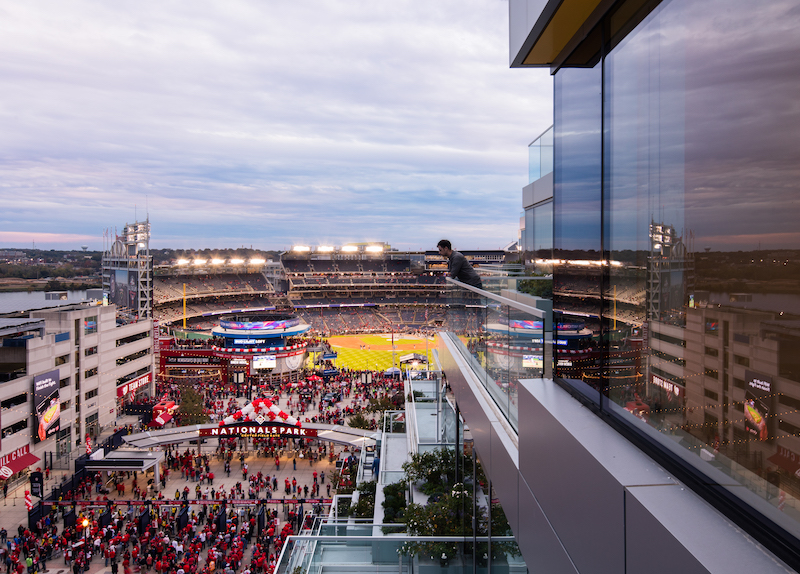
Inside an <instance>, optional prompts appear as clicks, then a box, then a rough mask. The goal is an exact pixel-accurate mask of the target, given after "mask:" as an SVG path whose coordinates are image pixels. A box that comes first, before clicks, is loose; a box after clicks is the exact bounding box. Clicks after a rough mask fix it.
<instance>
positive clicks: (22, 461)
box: [0, 452, 41, 478]
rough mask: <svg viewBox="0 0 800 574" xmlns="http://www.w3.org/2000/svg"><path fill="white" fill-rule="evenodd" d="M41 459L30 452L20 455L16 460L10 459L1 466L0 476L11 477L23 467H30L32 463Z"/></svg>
mask: <svg viewBox="0 0 800 574" xmlns="http://www.w3.org/2000/svg"><path fill="white" fill-rule="evenodd" d="M40 460H41V459H40V458H39V457H38V456H36V455H34V454H31V453H29V452H26V453H25V454H23V455H22V456H18V457H17V458H15V459H14V460H10V461H8V463H6V465H5V466H3V467H2V468H0V478H11V476H12V475H13V474H16V473H18V472H19V471H21V470H22V469H25V468H28V467H29V466H30V465H32V464H34V463H36V462H39V461H40Z"/></svg>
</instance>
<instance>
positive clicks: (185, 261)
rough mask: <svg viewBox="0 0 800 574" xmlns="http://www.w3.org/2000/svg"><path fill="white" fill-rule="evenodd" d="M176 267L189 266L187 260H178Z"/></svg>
mask: <svg viewBox="0 0 800 574" xmlns="http://www.w3.org/2000/svg"><path fill="white" fill-rule="evenodd" d="M178 265H189V260H188V259H178Z"/></svg>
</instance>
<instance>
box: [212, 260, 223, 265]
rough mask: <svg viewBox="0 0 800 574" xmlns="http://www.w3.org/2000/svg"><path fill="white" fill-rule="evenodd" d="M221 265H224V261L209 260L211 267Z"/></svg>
mask: <svg viewBox="0 0 800 574" xmlns="http://www.w3.org/2000/svg"><path fill="white" fill-rule="evenodd" d="M223 263H225V260H224V259H212V260H211V265H222V264H223Z"/></svg>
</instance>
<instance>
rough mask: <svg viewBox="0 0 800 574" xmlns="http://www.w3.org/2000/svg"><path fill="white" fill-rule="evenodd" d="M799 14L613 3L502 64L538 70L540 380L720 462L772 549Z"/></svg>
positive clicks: (791, 536) (685, 1)
mask: <svg viewBox="0 0 800 574" xmlns="http://www.w3.org/2000/svg"><path fill="white" fill-rule="evenodd" d="M556 17H557V16H556ZM512 26H513V25H512ZM798 30H800V6H798V4H797V3H796V2H793V1H783V0H778V1H775V2H770V3H769V4H768V5H767V6H764V7H759V8H758V9H755V8H754V6H753V4H752V3H749V2H744V1H740V0H711V1H704V2H698V1H697V0H670V1H665V2H660V3H659V2H650V3H647V2H633V1H628V2H617V3H615V4H614V5H613V6H612V7H611V9H609V10H608V11H607V12H605V13H604V14H602V15H600V16H596V15H595V16H594V22H593V27H592V28H591V31H590V32H587V33H586V34H585V35H584V36H583V37H582V38H580V39H577V40H576V39H575V37H573V38H571V39H570V40H571V41H570V42H565V47H564V49H563V50H562V51H561V52H559V53H558V54H557V56H556V57H555V58H552V59H551V60H550V61H543V62H535V61H532V60H533V59H534V55H535V53H536V49H537V48H536V46H534V47H533V49H532V50H531V51H530V54H529V55H528V56H527V57H528V61H522V62H520V64H521V65H542V64H546V65H549V66H551V69H552V70H553V74H554V82H555V89H554V128H553V144H554V148H553V149H554V153H553V160H554V168H553V200H552V204H551V205H552V230H553V236H552V249H553V258H554V259H555V260H556V261H558V263H557V264H556V265H555V267H554V270H553V292H554V294H553V308H554V312H555V325H556V327H555V328H556V334H555V335H554V340H555V355H554V357H555V360H554V372H555V375H556V378H558V379H561V380H562V381H568V382H569V385H571V387H572V388H576V389H578V392H581V390H580V387H581V386H583V387H584V388H583V392H585V394H586V395H587V396H589V395H591V393H592V392H597V393H598V395H597V396H598V397H599V398H598V399H597V400H596V402H597V405H598V408H599V409H600V410H601V411H603V410H611V408H610V407H609V406H608V405H609V404H611V403H613V404H615V405H616V406H617V407H619V409H617V410H621V411H622V412H624V415H623V416H628V417H629V418H630V419H634V418H635V419H640V420H642V421H644V422H646V423H647V424H648V425H649V426H650V427H651V428H652V429H656V430H658V431H659V432H660V433H662V434H663V435H664V436H667V437H669V438H670V439H671V440H672V441H673V442H675V443H677V444H679V445H681V446H683V447H685V454H686V460H684V461H683V463H685V464H686V465H687V466H690V467H695V468H696V469H700V471H701V472H704V471H705V470H708V472H710V473H717V472H718V471H721V472H722V473H723V475H724V477H725V480H724V484H723V481H720V480H718V479H713V480H711V482H715V481H716V482H715V487H716V488H721V489H722V490H727V491H728V493H727V494H730V495H731V496H729V497H727V498H728V499H729V500H728V502H730V503H731V504H733V505H734V506H736V505H737V504H738V503H742V505H743V507H746V508H747V510H745V511H743V512H745V513H747V514H748V516H751V517H752V516H757V517H758V520H764V521H765V522H764V524H769V526H768V527H767V530H770V531H771V532H772V534H770V535H769V536H773V534H774V537H775V538H776V539H778V540H782V542H778V543H777V547H779V548H780V547H782V546H785V545H786V544H792V543H791V542H786V541H791V540H794V544H797V545H798V546H800V544H799V543H798V541H800V225H798V223H797V222H798V221H799V220H800V190H798V186H800V183H799V182H800V178H798V171H800V105H798V104H797V94H799V93H800V59H798V58H797V57H796V56H797V54H798V53H800V34H798ZM531 164H532V170H533V167H534V166H533V164H534V162H533V161H532V162H531ZM528 215H529V214H528V212H527V211H526V230H527V227H528ZM530 216H531V223H532V226H531V227H532V229H537V228H539V227H538V225H537V223H536V222H535V221H534V218H535V217H536V212H535V211H534V210H533V209H531V210H530ZM543 217H544V214H543ZM545 227H546V226H545V225H543V226H542V228H545ZM532 235H534V234H530V233H529V234H528V235H527V237H528V239H529V240H530V243H529V244H528V245H526V246H525V248H526V249H530V250H532V251H534V252H537V253H538V251H537V245H536V244H535V242H534V241H532ZM562 333H564V334H567V335H569V334H572V335H576V334H579V333H584V336H583V337H577V335H576V338H577V339H578V340H579V341H572V342H570V343H569V344H565V341H564V340H563V338H561V337H560V336H559V335H561V334H562ZM559 339H561V341H559ZM559 344H561V346H559ZM577 347H580V348H581V349H582V354H578V355H577V358H576V355H574V354H572V355H569V354H567V351H566V349H567V348H570V349H572V348H577ZM728 482H729V483H730V485H728ZM741 486H744V487H745V489H744V490H742V489H741V488H740V487H741ZM742 492H744V495H742V494H740V493H742ZM754 501H755V502H754ZM769 536H765V537H763V538H769ZM779 553H780V552H779ZM790 561H791V560H790Z"/></svg>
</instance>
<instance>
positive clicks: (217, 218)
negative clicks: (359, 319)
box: [0, 0, 552, 250]
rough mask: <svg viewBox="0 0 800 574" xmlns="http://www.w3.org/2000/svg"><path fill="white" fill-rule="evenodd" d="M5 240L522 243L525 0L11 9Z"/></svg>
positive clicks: (2, 24)
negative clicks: (147, 230)
mask: <svg viewBox="0 0 800 574" xmlns="http://www.w3.org/2000/svg"><path fill="white" fill-rule="evenodd" d="M0 15H1V16H0V32H1V33H0V47H2V51H3V54H4V57H3V59H2V61H0V74H1V75H2V78H3V91H2V93H1V94H0V118H1V119H0V121H2V125H3V130H2V131H0V150H1V153H0V195H1V197H2V204H3V209H2V211H1V212H0V247H6V248H8V247H32V246H33V245H34V242H35V246H36V247H37V248H42V249H76V248H79V247H80V246H81V245H88V246H89V248H90V249H93V250H95V249H98V250H99V249H102V248H103V230H104V229H107V228H111V229H112V230H113V228H114V227H116V228H117V229H118V230H121V229H122V226H123V225H124V224H125V223H126V222H131V223H132V222H133V221H134V220H136V219H137V218H138V219H140V220H141V219H144V218H145V216H146V215H147V214H149V217H150V221H151V224H152V241H151V246H152V247H157V248H161V247H175V248H205V247H212V248H213V247H238V246H242V245H246V246H250V245H252V246H254V247H258V248H263V249H285V248H288V247H289V246H291V245H293V244H297V243H302V244H312V245H320V244H330V245H340V244H342V243H345V242H350V241H387V242H389V243H390V244H391V245H392V246H393V247H396V248H398V249H433V248H434V246H435V244H436V241H437V240H438V239H441V238H443V237H447V238H449V239H451V240H452V241H453V244H454V246H455V247H456V248H462V249H477V248H481V249H494V248H499V247H501V246H503V245H505V244H507V243H508V242H509V241H512V240H515V239H516V238H517V229H518V227H519V214H520V212H521V189H522V187H523V186H524V185H526V184H527V183H528V182H527V169H528V159H527V145H528V144H529V143H530V142H531V141H532V140H533V139H534V138H535V137H537V136H538V135H539V134H540V133H541V132H543V131H544V130H545V129H546V128H547V127H548V126H549V125H550V124H551V123H552V79H551V77H550V75H549V71H548V70H546V69H539V70H519V69H515V70H512V69H510V68H509V67H508V3H507V2H506V1H503V0H468V1H466V2H465V1H463V0H459V1H456V0H437V1H436V2H422V1H419V0H416V1H400V2H392V3H388V2H366V1H349V2H333V1H327V0H310V1H308V2H288V1H280V2H277V1H269V2H254V1H252V0H251V1H249V2H239V1H228V2H224V3H221V2H204V1H200V2H191V3H189V2H169V1H168V2H161V3H157V4H147V3H145V4H142V3H140V2H131V1H122V2H113V3H111V2H105V3H104V2H96V1H95V2H88V1H87V2H85V1H80V0H77V1H71V2H55V1H50V2H36V3H5V5H4V6H3V8H2V10H1V11H0Z"/></svg>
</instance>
